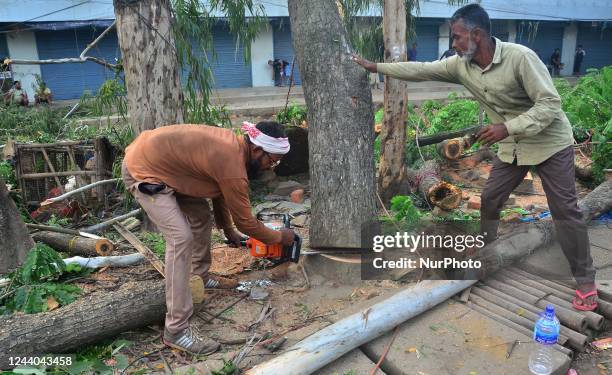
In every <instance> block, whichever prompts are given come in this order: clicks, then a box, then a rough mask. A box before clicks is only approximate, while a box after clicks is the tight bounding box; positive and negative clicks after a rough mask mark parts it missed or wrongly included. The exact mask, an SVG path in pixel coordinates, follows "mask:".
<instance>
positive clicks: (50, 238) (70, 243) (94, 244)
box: [32, 231, 115, 256]
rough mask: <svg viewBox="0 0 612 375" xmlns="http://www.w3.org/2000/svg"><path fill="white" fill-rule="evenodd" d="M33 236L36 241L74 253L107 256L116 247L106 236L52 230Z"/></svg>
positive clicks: (58, 249)
mask: <svg viewBox="0 0 612 375" xmlns="http://www.w3.org/2000/svg"><path fill="white" fill-rule="evenodd" d="M32 238H33V239H34V241H37V242H42V243H44V244H47V245H49V246H51V247H52V248H54V249H55V250H57V251H63V252H66V253H68V254H73V255H82V256H97V255H100V256H107V255H110V254H111V253H112V252H113V250H114V249H115V246H114V245H113V243H112V242H110V241H109V240H107V239H106V238H100V239H93V238H86V237H81V236H78V235H77V236H75V235H72V234H66V233H55V232H51V231H43V232H37V233H34V234H33V235H32Z"/></svg>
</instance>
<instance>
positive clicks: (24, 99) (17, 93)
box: [5, 81, 29, 107]
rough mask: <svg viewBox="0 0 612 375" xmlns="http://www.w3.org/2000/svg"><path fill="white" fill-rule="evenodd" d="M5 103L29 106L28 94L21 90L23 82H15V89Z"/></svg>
mask: <svg viewBox="0 0 612 375" xmlns="http://www.w3.org/2000/svg"><path fill="white" fill-rule="evenodd" d="M5 102H8V103H14V104H17V105H22V106H24V107H27V106H28V104H29V100H28V94H27V93H26V92H25V91H24V90H23V89H22V88H21V82H19V81H15V83H14V84H13V88H12V89H10V90H9V92H8V93H7V94H6V96H5Z"/></svg>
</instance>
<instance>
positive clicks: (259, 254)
mask: <svg viewBox="0 0 612 375" xmlns="http://www.w3.org/2000/svg"><path fill="white" fill-rule="evenodd" d="M275 217H276V218H278V217H281V218H282V221H279V220H272V219H273V218H275ZM257 219H258V220H260V221H261V222H263V223H264V225H265V226H266V227H268V228H270V229H272V230H280V229H281V228H283V227H284V228H291V220H290V219H289V215H287V214H257ZM225 243H229V240H226V241H225ZM240 244H241V245H242V246H246V247H247V248H248V249H249V252H250V254H251V256H252V257H255V258H265V259H268V260H269V261H271V262H272V263H274V264H275V265H279V264H281V263H285V262H289V261H291V262H293V263H297V262H298V260H299V259H300V250H301V248H302V238H301V237H300V236H298V235H297V234H296V235H295V238H294V240H293V244H292V245H290V246H283V244H282V243H277V244H273V245H266V244H265V243H263V242H261V241H259V240H258V239H256V238H253V237H247V238H246V239H245V240H243V241H240Z"/></svg>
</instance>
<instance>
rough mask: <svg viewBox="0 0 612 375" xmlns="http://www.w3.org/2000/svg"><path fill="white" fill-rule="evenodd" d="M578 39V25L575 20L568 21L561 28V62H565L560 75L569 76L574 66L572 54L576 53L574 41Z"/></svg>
mask: <svg viewBox="0 0 612 375" xmlns="http://www.w3.org/2000/svg"><path fill="white" fill-rule="evenodd" d="M577 39H578V26H576V23H575V22H572V23H570V24H569V25H567V26H565V28H564V29H563V45H562V47H561V62H562V63H563V64H565V66H564V67H563V69H562V70H561V75H564V76H569V75H571V74H572V69H573V68H574V55H575V53H576V41H577Z"/></svg>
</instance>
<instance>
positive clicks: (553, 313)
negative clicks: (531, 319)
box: [545, 305, 555, 318]
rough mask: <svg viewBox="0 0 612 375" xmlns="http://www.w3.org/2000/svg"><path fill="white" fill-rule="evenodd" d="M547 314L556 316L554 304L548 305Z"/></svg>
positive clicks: (550, 316)
mask: <svg viewBox="0 0 612 375" xmlns="http://www.w3.org/2000/svg"><path fill="white" fill-rule="evenodd" d="M545 313H546V316H547V317H549V318H552V317H553V316H555V307H554V306H553V305H546V312H545Z"/></svg>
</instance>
